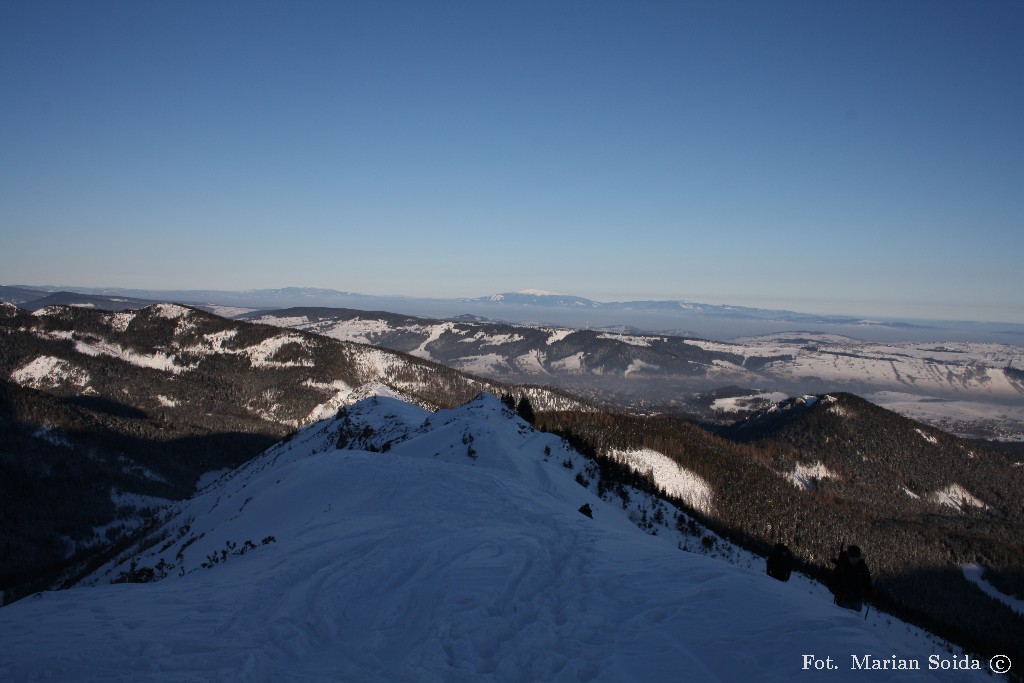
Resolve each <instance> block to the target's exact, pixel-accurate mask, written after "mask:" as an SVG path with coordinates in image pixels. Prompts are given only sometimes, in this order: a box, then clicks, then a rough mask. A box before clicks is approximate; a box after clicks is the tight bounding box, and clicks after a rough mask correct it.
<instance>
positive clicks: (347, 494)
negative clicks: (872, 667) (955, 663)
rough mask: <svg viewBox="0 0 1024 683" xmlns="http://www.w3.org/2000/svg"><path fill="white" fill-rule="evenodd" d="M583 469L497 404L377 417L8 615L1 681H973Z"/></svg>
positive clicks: (387, 405)
mask: <svg viewBox="0 0 1024 683" xmlns="http://www.w3.org/2000/svg"><path fill="white" fill-rule="evenodd" d="M339 443H341V444H342V445H345V446H348V447H349V448H351V447H353V446H354V445H355V446H359V447H361V448H374V449H379V450H380V451H382V452H369V451H363V450H338V449H337V447H336V446H337V445H338V444H339ZM567 462H569V463H572V464H573V469H570V468H568V467H567V466H566V463H567ZM585 466H586V461H584V460H583V459H582V458H581V457H580V456H579V455H577V454H575V453H574V452H571V451H569V450H568V449H566V448H565V447H564V446H563V444H562V442H561V441H560V440H559V439H557V438H556V437H554V436H551V435H546V434H539V433H536V432H534V431H533V430H532V429H531V428H530V427H529V426H528V425H527V424H526V423H524V422H522V421H521V420H519V419H518V418H516V417H514V416H513V414H512V413H511V412H510V411H508V410H507V409H506V408H504V407H503V406H502V405H501V403H500V402H499V401H497V400H496V399H494V398H490V397H482V398H480V399H477V400H476V401H473V402H471V403H470V404H467V405H466V406H463V407H462V408H459V409H456V410H452V411H442V412H439V413H435V414H431V413H428V412H426V411H423V410H421V409H419V408H417V407H415V406H411V405H409V404H406V403H402V402H400V401H396V400H393V399H389V398H382V397H378V398H370V399H367V400H365V401H362V402H360V403H357V404H355V405H354V406H352V407H350V408H349V409H348V410H346V411H344V412H343V413H342V415H341V416H340V417H337V418H332V419H330V420H326V421H324V422H321V423H318V424H316V425H313V426H311V427H308V428H306V429H305V430H303V431H301V432H299V433H298V434H297V435H296V436H295V437H294V438H292V439H291V440H290V441H288V442H286V443H282V444H279V445H278V446H275V447H274V448H272V449H270V450H269V451H267V452H266V453H265V454H264V455H262V456H260V457H259V458H257V459H255V460H254V461H252V462H251V463H250V464H248V465H246V466H245V467H243V468H241V469H240V470H237V471H235V472H232V473H229V474H227V475H226V476H224V477H222V478H221V479H220V480H218V481H217V482H216V483H214V484H212V485H211V486H209V487H208V488H207V489H205V490H204V491H203V492H201V493H200V494H198V495H197V496H196V497H195V498H193V499H192V500H190V501H186V502H184V503H181V504H178V505H177V506H176V507H174V508H173V509H171V510H170V511H169V512H168V515H167V520H166V524H165V526H164V532H165V534H166V535H162V536H160V537H159V541H158V542H157V543H156V544H155V545H153V546H152V547H150V548H149V550H147V551H145V552H144V553H143V554H141V555H139V556H137V557H136V558H135V570H136V573H138V571H139V570H142V569H144V568H151V569H154V570H155V571H156V573H157V574H158V575H162V574H166V578H163V579H162V580H158V581H155V582H153V583H148V584H114V585H111V584H100V583H99V582H100V581H101V580H102V577H103V576H104V575H106V576H115V575H117V574H118V573H119V572H123V571H127V570H129V569H130V565H129V563H128V562H127V561H126V562H124V563H123V564H121V565H120V566H116V567H106V568H104V569H102V570H101V571H100V572H99V574H98V576H97V577H96V578H95V582H96V583H97V585H94V586H91V587H79V588H74V589H71V590H67V591H63V592H51V593H44V594H41V595H38V596H35V597H31V598H26V599H24V600H21V601H20V602H17V603H14V604H13V605H10V606H8V607H5V608H3V609H2V610H0V642H2V643H3V648H0V679H2V680H5V681H6V680H10V681H26V680H43V681H46V680H54V681H67V680H74V681H88V680H104V681H138V680H146V681H195V680H203V681H268V682H269V681H274V682H279V681H389V682H390V681H415V682H417V683H418V682H430V681H437V682H442V681H443V682H446V683H447V682H452V681H454V682H459V681H467V682H468V681H524V682H527V681H528V682H531V683H532V682H534V681H615V682H622V681H687V680H693V681H702V682H706V681H711V682H715V681H752V680H757V681H802V680H829V681H837V680H866V678H865V675H866V674H865V672H863V671H858V670H851V665H852V664H851V658H852V657H854V656H856V657H858V658H863V657H865V656H871V657H876V658H878V660H879V661H883V660H885V661H887V660H890V659H891V658H892V656H893V655H895V656H896V657H898V658H905V659H907V660H913V661H917V662H919V663H920V666H921V669H922V670H920V671H909V672H908V671H872V672H870V674H867V678H870V680H871V681H918V680H949V681H967V680H982V677H981V676H980V675H977V674H976V673H974V672H964V671H941V670H939V671H934V672H932V671H929V670H928V666H929V660H928V657H929V656H930V655H933V654H935V655H939V656H942V657H945V658H951V657H952V655H949V654H947V653H946V652H945V650H944V646H943V645H941V644H939V643H937V642H935V641H934V640H931V639H929V638H927V637H924V636H922V635H921V634H920V632H917V631H914V630H912V629H910V628H908V627H906V626H904V625H903V624H899V623H898V622H897V623H896V624H895V625H891V624H888V623H886V620H885V619H882V618H876V617H875V615H874V614H873V615H872V618H871V619H869V620H868V621H865V620H864V619H863V617H862V615H859V614H855V613H852V612H849V611H846V610H841V609H838V608H836V607H834V606H833V605H832V604H831V600H830V599H829V598H828V597H827V594H826V593H824V592H823V591H822V590H821V589H820V588H819V587H817V586H816V585H815V584H812V583H810V582H809V581H806V580H804V579H803V578H801V577H796V578H794V580H793V581H791V582H790V583H787V584H782V583H779V582H777V581H774V580H771V579H768V578H767V577H766V576H765V575H764V574H763V573H761V571H760V566H758V568H757V569H756V570H753V571H752V570H750V569H742V568H739V567H736V566H733V565H730V564H727V563H725V562H723V561H720V560H716V559H713V558H710V557H705V556H702V555H695V554H691V553H687V552H681V551H680V550H678V549H677V546H676V541H675V540H674V539H670V538H668V536H667V535H658V536H651V535H647V534H645V533H643V532H642V531H640V530H639V529H638V528H637V527H636V526H635V525H633V524H632V523H631V522H629V520H628V517H627V515H626V513H625V512H624V511H623V509H622V506H621V505H620V504H619V503H620V501H619V500H618V499H617V498H616V499H615V500H614V501H613V502H606V501H605V500H602V499H601V498H599V497H597V496H596V495H595V494H593V493H592V492H591V490H589V489H585V488H583V487H581V486H580V485H579V484H577V483H576V481H574V479H573V470H576V471H578V470H580V469H581V468H584V467H585ZM583 503H587V504H589V505H590V507H591V508H592V510H593V519H590V518H588V517H585V516H584V515H581V514H580V513H579V512H578V508H579V507H580V506H581V505H582V504H583ZM126 560H127V558H126ZM961 657H962V656H961ZM809 658H810V659H809ZM826 658H830V659H829V660H828V661H831V662H833V665H834V666H837V667H838V670H834V671H832V670H817V669H815V668H813V663H814V662H818V661H821V662H825V661H826ZM861 661H863V660H861ZM961 661H962V659H961ZM808 662H811V666H810V668H805V667H807V666H808ZM984 666H986V669H987V663H984Z"/></svg>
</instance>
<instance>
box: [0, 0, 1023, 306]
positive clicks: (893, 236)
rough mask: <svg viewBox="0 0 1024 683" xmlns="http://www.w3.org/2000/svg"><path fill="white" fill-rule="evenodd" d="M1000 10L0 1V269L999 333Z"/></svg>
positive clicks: (1007, 34) (1010, 206)
mask: <svg viewBox="0 0 1024 683" xmlns="http://www.w3.org/2000/svg"><path fill="white" fill-rule="evenodd" d="M1022 36H1024V3H1022V2H1019V0H992V1H987V0H978V1H977V2H968V1H966V0H957V1H955V2H945V1H943V0H906V1H895V2H894V1H892V0H885V1H883V2H872V1H868V0H855V1H853V0H851V1H849V2H820V1H819V0H808V1H806V2H781V1H780V2H742V3H741V2H728V1H725V2H721V1H718V0H715V1H712V0H701V1H694V2H688V1H683V0H678V1H673V2H653V1H644V0H629V1H626V0H623V1H622V2H602V1H598V0H588V1H586V2H571V1H566V2H560V1H545V2H527V1H525V0H515V1H507V2H487V1H483V2H481V1H472V2H424V1H418V0H417V1H410V2H389V1H386V0H385V1H379V0H372V1H370V0H367V1H365V2H344V1H342V0H336V1H325V2H313V1H304V0H297V1H289V2H283V1H282V2H257V1H245V2H229V1H226V0H223V1H218V0H211V1H204V2H186V1H182V0H174V1H166V2H162V1H159V0H153V1H146V2H136V1H134V0H133V1H131V2H105V1H103V0H96V1H95V2H81V1H78V0H74V1H70V2H50V1H47V0H18V1H12V0H0V284H15V283H18V284H29V285H44V284H55V285H62V284H67V285H80V286H109V287H137V288H161V289H170V288H175V289H201V288H202V289H251V288H263V287H284V286H311V287H327V288H335V289H341V290H346V291H358V292H364V293H368V294H410V295H420V296H481V295H485V294H491V293H495V292H501V291H512V290H518V289H525V288H532V289H543V290H549V291H555V292H559V293H567V294H574V295H579V296H586V297H590V298H592V299H596V300H600V301H622V300H632V299H686V300H691V301H701V302H708V303H731V304H740V305H750V306H763V307H774V308H778V307H782V308H790V309H793V310H801V311H809V312H822V313H850V314H855V315H873V316H879V317H882V316H904V317H916V318H963V319H974V320H996V321H1006V322H1024V267H1022V263H1024V257H1022V255H1024V39H1022Z"/></svg>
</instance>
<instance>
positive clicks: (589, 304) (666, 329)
mask: <svg viewBox="0 0 1024 683" xmlns="http://www.w3.org/2000/svg"><path fill="white" fill-rule="evenodd" d="M0 301H7V302H10V303H13V304H17V305H18V306H20V307H22V308H25V309H27V310H38V309H39V308H42V307H45V306H49V305H55V304H66V305H79V306H94V307H96V308H103V309H106V310H125V309H134V308H141V307H143V306H146V305H149V304H152V303H156V302H175V303H183V304H188V305H192V306H198V307H200V308H204V309H206V310H209V311H211V312H215V313H219V314H232V311H230V310H225V309H250V310H261V309H262V310H267V309H281V308H292V307H300V306H301V307H329V308H350V309H357V310H369V311H391V312H394V313H403V314H407V315H419V316H428V317H435V318H446V319H447V318H453V317H456V316H463V315H469V316H475V317H477V318H485V319H492V320H494V321H499V322H510V323H529V324H547V325H562V326H568V327H576V328H584V329H586V328H591V329H605V330H616V331H621V332H630V331H632V332H648V333H660V334H674V335H680V336H690V337H700V338H704V339H714V340H719V341H726V340H730V339H735V338H738V337H749V336H758V335H763V334H772V333H776V332H797V331H800V332H819V333H832V334H842V335H845V336H848V337H854V338H858V339H864V340H868V341H880V342H887V341H907V340H915V341H925V340H930V341H991V342H1001V343H1016V344H1024V325H1020V324H1012V323H984V322H970V321H967V322H964V321H925V320H913V321H911V320H895V319H893V320H889V319H887V320H868V319H863V318H858V317H854V316H843V315H819V314H811V313H800V312H796V311H789V310H776V309H762V308H750V307H745V306H728V305H719V304H704V303H696V302H691V301H681V300H679V301H625V302H608V303H604V302H598V301H593V300H591V299H586V298H583V297H578V296H570V295H564V294H552V293H548V292H540V291H537V290H525V291H521V292H505V293H500V294H493V295H490V296H483V297H477V298H449V299H440V298H424V297H412V296H375V295H368V294H359V293H356V292H344V291H338V290H334V289H320V288H312V287H285V288H280V289H259V290H248V291H220V290H143V289H119V288H89V287H72V288H58V287H49V286H47V287H27V286H20V285H19V286H0ZM240 312H242V311H234V312H233V313H240Z"/></svg>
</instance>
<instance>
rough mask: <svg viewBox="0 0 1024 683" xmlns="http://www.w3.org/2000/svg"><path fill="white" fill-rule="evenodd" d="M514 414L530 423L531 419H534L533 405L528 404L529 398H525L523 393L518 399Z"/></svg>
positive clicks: (531, 422)
mask: <svg viewBox="0 0 1024 683" xmlns="http://www.w3.org/2000/svg"><path fill="white" fill-rule="evenodd" d="M516 414H517V415H519V417H521V418H523V419H524V420H526V421H527V422H529V423H530V424H533V421H534V420H535V419H536V415H535V414H534V412H533V406H532V405H530V399H528V398H526V395H525V394H524V395H523V397H522V398H521V399H519V405H517V406H516Z"/></svg>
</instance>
